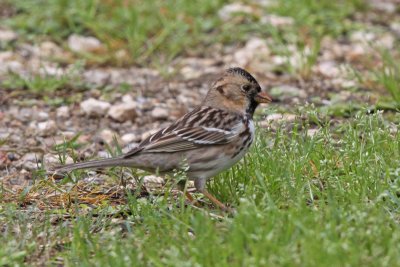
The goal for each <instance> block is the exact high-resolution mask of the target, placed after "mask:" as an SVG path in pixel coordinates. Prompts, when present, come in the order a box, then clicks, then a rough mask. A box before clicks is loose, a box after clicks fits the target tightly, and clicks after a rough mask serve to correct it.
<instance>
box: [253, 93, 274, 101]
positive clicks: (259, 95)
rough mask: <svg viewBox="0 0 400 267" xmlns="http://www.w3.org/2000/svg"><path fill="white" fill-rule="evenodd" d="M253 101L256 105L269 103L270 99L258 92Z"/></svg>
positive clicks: (265, 94)
mask: <svg viewBox="0 0 400 267" xmlns="http://www.w3.org/2000/svg"><path fill="white" fill-rule="evenodd" d="M254 100H255V101H256V102H257V103H269V102H272V98H271V97H270V96H269V95H268V94H267V93H265V92H260V93H258V94H257V95H256V96H255V97H254Z"/></svg>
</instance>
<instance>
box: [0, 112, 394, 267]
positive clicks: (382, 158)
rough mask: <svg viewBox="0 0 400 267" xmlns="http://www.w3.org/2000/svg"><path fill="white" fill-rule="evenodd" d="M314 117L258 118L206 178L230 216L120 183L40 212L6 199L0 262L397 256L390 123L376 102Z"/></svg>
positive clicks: (245, 261)
mask: <svg viewBox="0 0 400 267" xmlns="http://www.w3.org/2000/svg"><path fill="white" fill-rule="evenodd" d="M309 115H310V117H311V116H314V115H312V114H309ZM398 121H399V118H398V116H397V123H398ZM310 123H311V122H301V123H300V122H298V123H297V124H296V125H297V126H295V127H294V128H293V130H292V131H288V130H286V128H284V127H283V128H279V129H278V130H277V131H276V132H275V133H274V132H272V131H270V130H268V131H264V130H262V129H259V135H258V138H257V142H256V145H255V146H254V147H253V148H252V151H251V153H250V155H249V156H248V157H247V158H246V159H245V161H244V163H245V164H243V163H242V164H239V165H237V166H235V167H234V168H233V169H231V170H230V171H227V172H225V173H224V174H222V175H220V176H219V177H216V178H215V179H214V180H213V181H212V182H211V183H210V184H209V189H210V191H211V192H213V193H214V194H215V195H216V196H217V197H218V198H220V199H221V200H223V201H225V202H227V203H232V204H233V205H234V206H235V207H236V209H237V214H236V215H234V216H222V217H220V216H217V217H216V216H213V215H212V213H210V210H209V209H208V208H204V209H198V208H194V207H190V206H189V207H183V206H182V205H180V204H181V203H182V201H183V200H182V199H178V200H174V199H171V198H170V194H168V193H166V194H165V195H161V196H157V195H153V196H150V197H148V198H137V197H134V196H133V195H131V194H130V193H129V192H126V197H125V204H123V205H113V204H112V203H111V202H108V201H104V202H103V203H99V204H97V205H95V206H92V207H89V206H87V205H85V204H82V203H79V202H75V204H74V202H72V205H71V206H70V208H64V209H52V210H47V211H42V212H40V211H39V210H38V209H36V208H35V205H30V206H27V207H26V208H24V209H23V210H21V208H20V207H18V203H15V202H14V203H13V204H3V205H2V206H1V208H0V221H1V225H2V228H1V231H2V235H1V236H0V241H1V243H2V244H3V246H1V247H0V255H1V256H0V264H3V265H21V264H24V263H27V264H29V265H31V264H40V263H44V262H46V263H47V264H57V263H63V264H65V265H67V266H78V265H79V266H92V265H102V266H111V265H112V266H132V265H135V266H228V265H229V266H262V265H268V266H282V265H290V266H343V265H346V266H360V265H363V266H395V265H397V264H398V263H399V262H400V257H399V254H398V251H399V249H400V247H399V244H400V242H399V241H400V227H399V219H400V198H399V195H400V177H399V173H400V169H399V165H400V135H399V132H398V128H397V126H395V125H396V124H395V123H389V122H388V121H386V120H384V119H383V118H382V115H381V114H380V113H377V114H373V115H368V116H367V115H362V113H359V114H358V115H357V116H356V117H355V118H354V119H353V120H350V121H348V122H346V123H343V124H340V125H325V126H319V127H318V129H319V131H318V132H317V134H316V135H314V136H309V135H308V134H307V129H308V127H309V125H310ZM3 193H4V192H3ZM0 197H1V194H0ZM215 212H216V213H217V214H218V213H219V212H218V211H215ZM65 215H68V216H70V217H69V219H63V218H64V217H63V216H65Z"/></svg>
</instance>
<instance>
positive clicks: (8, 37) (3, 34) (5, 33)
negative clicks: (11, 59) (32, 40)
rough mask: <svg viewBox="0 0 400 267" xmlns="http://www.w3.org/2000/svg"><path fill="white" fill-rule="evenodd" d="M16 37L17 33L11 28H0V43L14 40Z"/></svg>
mask: <svg viewBox="0 0 400 267" xmlns="http://www.w3.org/2000/svg"><path fill="white" fill-rule="evenodd" d="M17 38H18V35H17V33H15V32H13V31H11V30H6V29H0V43H1V42H4V43H8V42H12V41H14V40H16V39H17Z"/></svg>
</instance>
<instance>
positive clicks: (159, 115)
mask: <svg viewBox="0 0 400 267" xmlns="http://www.w3.org/2000/svg"><path fill="white" fill-rule="evenodd" d="M168 115H169V112H168V110H167V109H166V108H163V107H155V108H154V109H153V110H152V111H151V116H152V117H153V118H155V119H158V120H164V119H167V118H168Z"/></svg>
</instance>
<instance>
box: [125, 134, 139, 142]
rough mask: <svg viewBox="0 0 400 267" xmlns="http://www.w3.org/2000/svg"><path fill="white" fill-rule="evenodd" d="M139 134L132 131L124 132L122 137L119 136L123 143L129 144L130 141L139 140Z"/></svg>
mask: <svg viewBox="0 0 400 267" xmlns="http://www.w3.org/2000/svg"><path fill="white" fill-rule="evenodd" d="M140 138H141V137H140V136H138V135H136V134H133V133H127V134H124V135H123V136H122V137H121V140H122V142H124V144H130V143H133V142H135V143H136V142H139V141H140Z"/></svg>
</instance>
